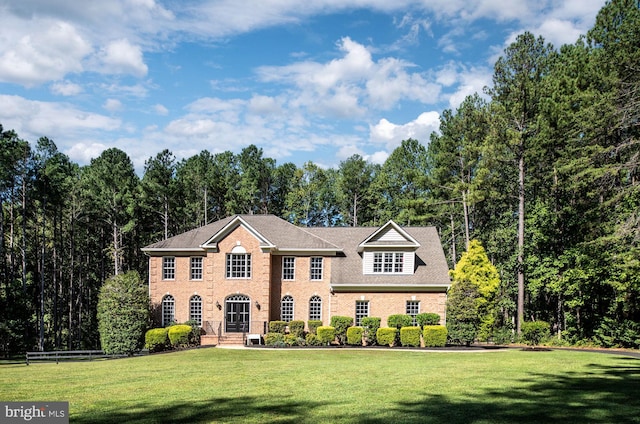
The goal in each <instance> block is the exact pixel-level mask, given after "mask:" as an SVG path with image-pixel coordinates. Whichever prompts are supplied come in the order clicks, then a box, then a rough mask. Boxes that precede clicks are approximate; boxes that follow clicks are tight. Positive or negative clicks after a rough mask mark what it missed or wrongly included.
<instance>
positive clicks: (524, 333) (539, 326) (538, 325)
mask: <svg viewBox="0 0 640 424" xmlns="http://www.w3.org/2000/svg"><path fill="white" fill-rule="evenodd" d="M520 330H521V337H522V340H523V341H524V342H525V343H526V344H528V345H529V346H537V345H539V344H540V343H542V341H543V340H544V339H546V338H548V337H549V323H548V322H545V321H528V322H523V323H522V326H521V327H520Z"/></svg>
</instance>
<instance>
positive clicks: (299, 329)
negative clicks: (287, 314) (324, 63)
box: [289, 321, 304, 337]
mask: <svg viewBox="0 0 640 424" xmlns="http://www.w3.org/2000/svg"><path fill="white" fill-rule="evenodd" d="M289 334H293V335H294V336H296V337H302V336H304V321H289Z"/></svg>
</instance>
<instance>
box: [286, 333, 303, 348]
mask: <svg viewBox="0 0 640 424" xmlns="http://www.w3.org/2000/svg"><path fill="white" fill-rule="evenodd" d="M284 344H286V345H287V346H304V339H303V338H302V337H299V336H297V335H295V334H285V335H284Z"/></svg>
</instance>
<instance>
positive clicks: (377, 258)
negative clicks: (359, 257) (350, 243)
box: [373, 252, 404, 274]
mask: <svg viewBox="0 0 640 424" xmlns="http://www.w3.org/2000/svg"><path fill="white" fill-rule="evenodd" d="M403 271H404V254H402V253H381V252H377V253H374V254H373V272H374V273H380V274H401V273H402V272H403Z"/></svg>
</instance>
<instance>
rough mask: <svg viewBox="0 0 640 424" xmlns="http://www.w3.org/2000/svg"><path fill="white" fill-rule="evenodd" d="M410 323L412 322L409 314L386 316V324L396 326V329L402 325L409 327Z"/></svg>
mask: <svg viewBox="0 0 640 424" xmlns="http://www.w3.org/2000/svg"><path fill="white" fill-rule="evenodd" d="M411 324H413V318H412V317H411V315H407V314H395V315H389V317H388V318H387V326H388V327H393V328H397V329H398V330H399V329H401V328H402V327H410V326H411Z"/></svg>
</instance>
